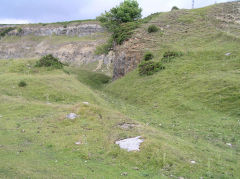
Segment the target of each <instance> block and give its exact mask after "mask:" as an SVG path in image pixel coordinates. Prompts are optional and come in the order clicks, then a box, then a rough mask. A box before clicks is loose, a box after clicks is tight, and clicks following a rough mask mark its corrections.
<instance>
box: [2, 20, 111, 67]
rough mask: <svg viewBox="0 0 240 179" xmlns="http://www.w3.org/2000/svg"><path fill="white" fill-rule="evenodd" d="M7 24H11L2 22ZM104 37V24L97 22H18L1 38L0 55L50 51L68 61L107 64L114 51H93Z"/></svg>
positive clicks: (30, 55)
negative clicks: (40, 23) (105, 53)
mask: <svg viewBox="0 0 240 179" xmlns="http://www.w3.org/2000/svg"><path fill="white" fill-rule="evenodd" d="M6 27H10V26H2V28H6ZM11 27H13V26H11ZM0 29H1V28H0ZM19 29H20V30H19ZM66 36H71V37H73V38H70V37H66ZM107 38H108V36H106V33H105V32H104V28H103V27H101V26H100V25H99V24H98V23H97V22H96V23H94V22H90V23H80V24H75V25H68V26H63V25H59V24H58V25H55V24H54V25H47V26H42V25H21V26H16V28H15V29H14V30H12V31H10V32H9V33H8V34H7V35H6V37H5V38H2V39H1V40H0V59H10V58H39V57H41V56H43V55H46V54H53V55H54V56H55V57H58V58H59V59H60V60H61V61H63V62H67V63H69V64H71V65H82V64H89V63H93V62H96V61H101V62H102V64H105V65H106V66H109V65H110V64H111V63H112V61H113V58H114V54H113V53H109V54H108V55H95V49H96V47H97V46H98V45H101V44H103V43H104V42H105V41H106V40H107ZM101 66H102V65H101ZM97 70H101V68H99V69H97Z"/></svg>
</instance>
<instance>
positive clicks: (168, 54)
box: [162, 51, 183, 63]
mask: <svg viewBox="0 0 240 179" xmlns="http://www.w3.org/2000/svg"><path fill="white" fill-rule="evenodd" d="M180 56H183V53H182V52H175V51H167V52H165V53H164V54H163V58H162V62H165V63H167V62H170V61H171V60H172V59H173V58H176V57H180Z"/></svg>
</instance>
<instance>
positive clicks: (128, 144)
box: [115, 136, 143, 152]
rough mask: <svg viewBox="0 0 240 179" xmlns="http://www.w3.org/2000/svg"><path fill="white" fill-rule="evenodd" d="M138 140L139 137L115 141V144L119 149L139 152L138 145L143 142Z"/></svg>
mask: <svg viewBox="0 0 240 179" xmlns="http://www.w3.org/2000/svg"><path fill="white" fill-rule="evenodd" d="M140 138H141V136H138V137H135V138H128V139H124V140H119V141H116V142H115V144H117V145H119V147H120V148H121V149H125V150H127V151H128V152H131V151H139V150H140V149H139V147H140V144H141V143H142V142H143V139H140Z"/></svg>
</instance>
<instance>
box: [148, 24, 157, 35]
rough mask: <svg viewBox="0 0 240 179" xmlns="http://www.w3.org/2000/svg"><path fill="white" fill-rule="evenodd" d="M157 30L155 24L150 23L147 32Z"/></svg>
mask: <svg viewBox="0 0 240 179" xmlns="http://www.w3.org/2000/svg"><path fill="white" fill-rule="evenodd" d="M157 31H158V27H157V26H156V25H150V26H149V27H148V33H153V32H157Z"/></svg>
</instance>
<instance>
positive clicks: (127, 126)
mask: <svg viewBox="0 0 240 179" xmlns="http://www.w3.org/2000/svg"><path fill="white" fill-rule="evenodd" d="M136 126H137V125H136V124H130V123H123V124H120V125H119V127H120V128H122V129H132V128H134V127H136Z"/></svg>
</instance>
